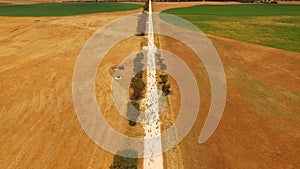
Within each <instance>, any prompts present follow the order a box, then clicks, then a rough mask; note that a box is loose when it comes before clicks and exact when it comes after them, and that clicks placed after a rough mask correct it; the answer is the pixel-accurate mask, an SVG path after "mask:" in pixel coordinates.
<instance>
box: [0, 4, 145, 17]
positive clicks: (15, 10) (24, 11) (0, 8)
mask: <svg viewBox="0 0 300 169" xmlns="http://www.w3.org/2000/svg"><path fill="white" fill-rule="evenodd" d="M140 7H141V5H138V4H129V3H117V2H101V3H96V2H95V3H94V2H86V3H84V2H77V3H76V2H75V3H71V2H70V3H43V4H31V5H0V16H69V15H80V14H91V13H97V12H114V11H124V10H133V9H138V8H140Z"/></svg>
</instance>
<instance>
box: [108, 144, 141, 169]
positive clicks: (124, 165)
mask: <svg viewBox="0 0 300 169" xmlns="http://www.w3.org/2000/svg"><path fill="white" fill-rule="evenodd" d="M128 156H129V157H128ZM130 157H135V158H130ZM137 162H138V158H137V152H136V151H135V150H133V149H125V150H121V151H118V152H117V153H116V154H115V156H114V161H113V164H112V165H111V166H110V167H109V168H110V169H137Z"/></svg>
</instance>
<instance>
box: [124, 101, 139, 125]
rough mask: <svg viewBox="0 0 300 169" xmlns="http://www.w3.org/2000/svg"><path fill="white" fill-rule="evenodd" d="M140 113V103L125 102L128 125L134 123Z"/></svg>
mask: <svg viewBox="0 0 300 169" xmlns="http://www.w3.org/2000/svg"><path fill="white" fill-rule="evenodd" d="M139 115H140V105H139V103H137V102H128V103H127V118H128V120H129V125H130V126H135V125H136V119H137V118H138V117H139Z"/></svg>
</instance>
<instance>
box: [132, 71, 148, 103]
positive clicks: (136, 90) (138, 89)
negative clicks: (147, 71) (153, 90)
mask: <svg viewBox="0 0 300 169" xmlns="http://www.w3.org/2000/svg"><path fill="white" fill-rule="evenodd" d="M140 77H142V76H141V75H139V74H136V75H135V76H134V77H133V78H132V79H131V83H130V87H131V88H132V89H133V95H132V96H131V100H139V99H141V98H143V90H144V88H145V87H146V84H145V83H144V81H143V79H142V78H140Z"/></svg>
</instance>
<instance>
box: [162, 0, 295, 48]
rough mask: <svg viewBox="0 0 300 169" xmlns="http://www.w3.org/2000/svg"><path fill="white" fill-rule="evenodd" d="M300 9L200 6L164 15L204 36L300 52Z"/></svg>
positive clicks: (262, 6)
mask: <svg viewBox="0 0 300 169" xmlns="http://www.w3.org/2000/svg"><path fill="white" fill-rule="evenodd" d="M299 11H300V5H282V4H280V5H279V4H274V5H272V4H241V5H200V6H193V7H186V8H175V9H169V10H166V11H163V12H164V13H168V14H174V15H177V16H179V17H182V18H184V19H186V20H188V21H190V22H191V23H193V24H194V25H196V26H197V27H198V28H199V29H200V30H202V31H203V32H204V33H207V34H212V35H217V36H222V37H226V38H231V39H236V40H240V41H245V42H249V43H256V44H260V45H264V46H269V47H275V48H279V49H285V50H290V51H296V52H300V48H299V46H300V41H299V39H300V12H299Z"/></svg>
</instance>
